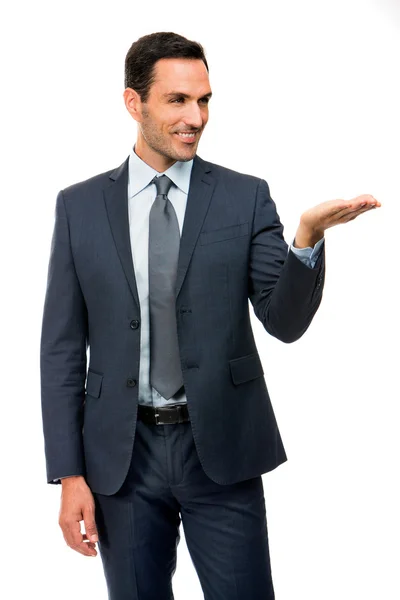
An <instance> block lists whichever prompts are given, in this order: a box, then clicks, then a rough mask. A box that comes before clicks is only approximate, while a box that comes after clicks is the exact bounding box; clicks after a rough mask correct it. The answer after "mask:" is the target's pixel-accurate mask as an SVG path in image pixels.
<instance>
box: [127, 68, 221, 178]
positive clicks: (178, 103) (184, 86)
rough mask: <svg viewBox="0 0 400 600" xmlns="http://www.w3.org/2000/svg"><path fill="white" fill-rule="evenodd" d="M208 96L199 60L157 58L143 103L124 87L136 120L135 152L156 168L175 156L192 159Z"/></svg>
mask: <svg viewBox="0 0 400 600" xmlns="http://www.w3.org/2000/svg"><path fill="white" fill-rule="evenodd" d="M210 97H211V88H210V82H209V79H208V72H207V69H206V66H205V64H204V62H203V61H202V60H199V59H187V58H163V59H161V60H159V61H157V62H156V64H155V82H154V83H153V85H152V86H151V88H150V93H149V97H148V101H147V102H146V103H143V102H141V100H140V96H139V94H137V92H135V90H132V89H131V88H126V90H125V91H124V100H125V106H126V108H127V110H128V112H129V113H130V114H131V116H132V117H133V118H134V119H135V120H136V121H137V123H138V136H137V141H136V144H135V152H136V154H137V155H138V156H139V157H140V158H141V159H142V160H144V161H145V162H146V163H147V164H149V165H150V166H151V167H153V168H154V169H156V170H157V171H159V172H162V171H165V170H166V169H168V167H170V166H171V165H173V164H174V162H176V161H177V160H181V161H188V160H192V158H194V156H195V154H196V152H197V146H198V144H199V140H200V137H201V134H202V133H203V130H204V127H205V126H206V124H207V121H208V101H209V98H210ZM183 133H187V134H191V135H189V136H187V135H186V136H185V135H181V134H183Z"/></svg>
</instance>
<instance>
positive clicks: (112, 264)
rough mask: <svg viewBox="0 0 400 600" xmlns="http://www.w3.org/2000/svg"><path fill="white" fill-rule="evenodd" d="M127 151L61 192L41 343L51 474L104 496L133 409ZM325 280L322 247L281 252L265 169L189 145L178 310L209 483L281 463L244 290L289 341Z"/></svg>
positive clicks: (115, 482)
mask: <svg viewBox="0 0 400 600" xmlns="http://www.w3.org/2000/svg"><path fill="white" fill-rule="evenodd" d="M128 160H129V157H128V158H127V159H126V160H125V161H124V162H123V163H122V165H120V166H119V167H118V168H117V169H113V170H111V171H107V172H105V173H101V174H100V175H96V176H95V177H92V178H90V179H88V180H86V181H83V182H80V183H77V184H74V185H71V186H69V187H67V188H65V189H64V190H61V191H60V192H59V193H58V195H57V201H56V209H55V225H54V231H53V237H52V242H51V252H50V260H49V267H48V278H47V289H46V295H45V301H44V310H43V321H42V333H41V341H40V369H41V398H42V418H43V433H44V440H45V454H46V468H47V480H48V482H49V483H50V482H53V480H54V479H56V478H58V477H64V476H67V475H83V476H85V478H86V481H87V483H88V485H89V487H90V488H91V489H92V491H94V492H97V493H100V494H105V495H111V494H114V493H116V492H117V491H118V490H119V488H120V487H121V485H122V483H123V481H124V479H125V477H126V474H127V471H128V468H129V464H130V460H131V456H132V449H133V445H134V439H135V429H136V420H137V405H138V385H137V383H138V375H139V361H140V307H139V298H138V292H137V288H136V282H135V273H134V266H133V260H132V253H131V245H130V237H129V222H128V201H127V182H128ZM324 278H325V244H323V247H322V252H321V254H320V256H319V258H318V260H317V263H316V264H315V267H314V268H309V267H308V266H306V265H305V264H303V263H302V262H301V261H300V260H299V259H298V258H297V257H296V256H295V255H294V253H293V252H292V251H290V250H289V251H288V245H287V244H286V242H285V240H284V238H283V225H282V224H281V222H280V219H279V215H278V214H277V211H276V206H275V203H274V201H273V200H272V199H271V197H270V193H269V187H268V184H267V182H266V181H265V180H263V179H260V178H257V177H254V176H251V175H245V174H242V173H238V172H236V171H233V170H231V169H227V168H225V167H222V166H220V165H216V164H214V163H211V162H207V161H205V160H203V159H201V158H200V157H199V156H198V155H196V156H195V158H194V162H193V168H192V173H191V179H190V188H189V194H188V199H187V206H186V213H185V219H184V224H183V229H182V236H181V244H180V252H179V261H178V272H177V282H176V319H177V330H178V341H179V352H180V358H181V366H182V373H183V381H184V386H185V391H186V396H187V400H188V410H189V415H190V419H191V426H192V430H193V436H194V441H195V444H196V449H197V452H198V455H199V459H200V462H201V464H202V467H203V469H204V471H205V472H206V474H207V475H208V476H209V477H210V478H211V479H212V480H214V481H215V482H217V483H219V484H231V483H235V482H238V481H241V480H245V479H249V478H252V477H256V476H258V475H260V474H262V473H265V472H267V471H270V470H272V469H274V468H276V467H277V466H278V465H279V464H281V463H283V462H284V461H286V460H287V456H286V453H285V449H284V446H283V443H282V439H281V436H280V433H279V429H278V426H277V423H276V419H275V415H274V411H273V408H272V405H271V401H270V398H269V394H268V389H267V385H266V381H265V378H264V371H263V366H262V363H261V361H260V357H259V354H258V351H257V347H256V344H255V340H254V336H253V331H252V328H251V323H250V313H249V299H250V302H251V304H252V306H253V309H254V312H255V314H256V316H257V318H258V319H259V320H260V321H261V323H262V324H263V326H264V328H265V330H266V331H267V332H268V333H269V334H271V335H272V336H275V337H276V338H278V339H279V340H281V341H283V342H286V343H291V342H294V341H295V340H297V339H299V338H300V337H301V336H302V335H303V334H304V332H305V331H306V330H307V328H308V327H309V325H310V323H311V321H312V319H313V316H314V314H315V313H316V311H317V309H318V306H319V304H320V302H321V298H322V291H323V286H324ZM87 350H89V352H88V353H87ZM87 354H89V360H87ZM87 363H88V364H87ZM87 367H88V368H87Z"/></svg>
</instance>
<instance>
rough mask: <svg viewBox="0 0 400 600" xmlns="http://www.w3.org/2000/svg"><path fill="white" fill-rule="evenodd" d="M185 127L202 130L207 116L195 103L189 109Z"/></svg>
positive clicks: (185, 118)
mask: <svg viewBox="0 0 400 600" xmlns="http://www.w3.org/2000/svg"><path fill="white" fill-rule="evenodd" d="M183 120H184V122H185V125H186V126H187V127H188V128H191V129H200V128H201V127H202V126H203V121H204V120H205V116H204V114H203V112H202V109H201V107H200V106H199V105H198V104H197V103H196V102H194V103H193V104H191V105H190V106H188V107H187V112H186V113H185V116H184V118H183Z"/></svg>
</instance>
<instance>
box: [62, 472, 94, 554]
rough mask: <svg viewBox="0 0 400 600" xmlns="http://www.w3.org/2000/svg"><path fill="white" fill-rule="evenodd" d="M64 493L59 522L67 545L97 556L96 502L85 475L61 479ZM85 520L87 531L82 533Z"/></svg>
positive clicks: (83, 552) (82, 552)
mask: <svg viewBox="0 0 400 600" xmlns="http://www.w3.org/2000/svg"><path fill="white" fill-rule="evenodd" d="M61 483H62V494H61V507H60V514H59V520H58V524H59V525H60V527H61V529H62V532H63V535H64V539H65V541H66V542H67V545H68V546H69V547H70V548H72V549H73V550H76V551H77V552H80V553H81V554H84V555H85V556H97V551H96V544H95V543H94V542H97V541H98V534H97V528H96V523H95V519H94V515H95V503H94V498H93V495H92V492H91V491H90V488H89V486H88V485H87V483H86V481H85V479H84V477H82V476H74V477H68V478H66V479H62V480H61ZM82 520H83V521H84V524H85V532H86V533H84V534H82V533H81V528H80V521H82Z"/></svg>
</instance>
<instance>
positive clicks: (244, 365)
mask: <svg viewBox="0 0 400 600" xmlns="http://www.w3.org/2000/svg"><path fill="white" fill-rule="evenodd" d="M229 366H230V369H231V375H232V380H233V383H235V384H238V383H243V382H244V381H249V380H250V379H255V378H256V377H261V375H264V370H263V367H262V364H261V360H260V357H259V355H258V353H253V354H247V355H246V356H241V357H240V358H233V359H232V360H230V361H229Z"/></svg>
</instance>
